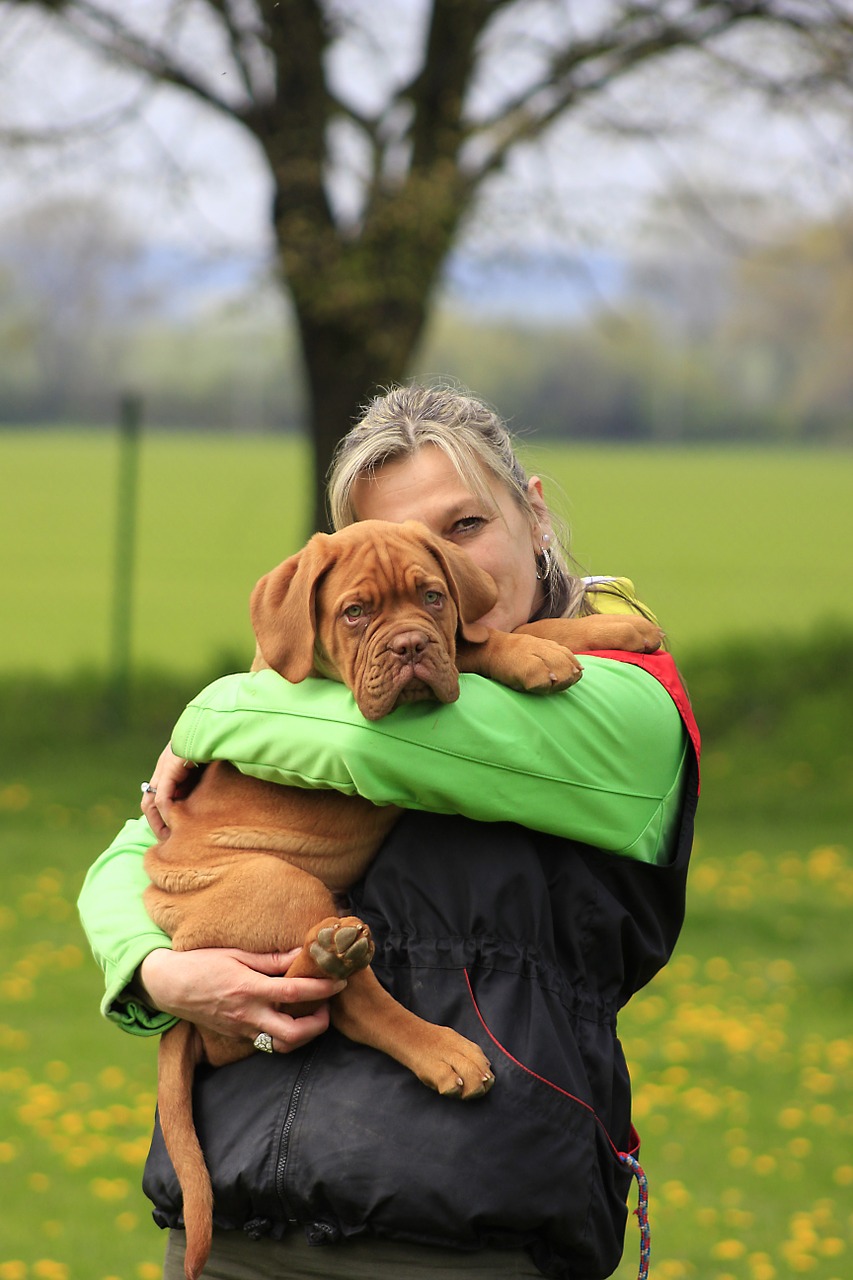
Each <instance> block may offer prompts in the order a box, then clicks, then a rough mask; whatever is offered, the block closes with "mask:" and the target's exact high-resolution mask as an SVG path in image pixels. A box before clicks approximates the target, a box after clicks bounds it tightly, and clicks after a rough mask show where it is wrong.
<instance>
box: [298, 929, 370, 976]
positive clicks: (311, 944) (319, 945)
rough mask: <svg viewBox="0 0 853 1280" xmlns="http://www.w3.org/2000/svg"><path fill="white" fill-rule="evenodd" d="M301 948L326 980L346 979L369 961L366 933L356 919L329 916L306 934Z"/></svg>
mask: <svg viewBox="0 0 853 1280" xmlns="http://www.w3.org/2000/svg"><path fill="white" fill-rule="evenodd" d="M305 946H306V948H307V950H308V953H309V954H310V956H311V958H312V960H313V961H314V963H315V964H316V965H318V966H319V968H320V969H322V971H323V973H324V974H325V975H326V976H327V977H329V978H349V977H350V976H351V974H353V973H357V972H358V971H359V969H366V968H367V966H368V965H369V964H370V962H371V960H372V959H373V952H374V946H373V939H372V938H371V936H370V930H369V929H368V927H367V925H366V924H364V922H363V921H361V920H359V919H358V918H357V917H356V916H345V917H344V919H342V920H338V919H337V918H336V917H334V916H330V917H329V918H328V919H327V920H323V921H321V922H320V924H318V925H315V927H314V928H313V929H312V930H311V932H310V933H309V934H308V937H307V938H306V940H305Z"/></svg>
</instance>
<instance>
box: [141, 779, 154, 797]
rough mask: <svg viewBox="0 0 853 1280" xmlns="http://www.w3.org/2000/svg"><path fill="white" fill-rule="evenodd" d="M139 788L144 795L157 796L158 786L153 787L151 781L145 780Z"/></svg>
mask: <svg viewBox="0 0 853 1280" xmlns="http://www.w3.org/2000/svg"><path fill="white" fill-rule="evenodd" d="M139 790H140V791H141V792H142V794H143V795H144V796H156V794H157V788H156V787H153V786H152V785H151V783H150V782H143V783H142V785H141V786H140V788H139Z"/></svg>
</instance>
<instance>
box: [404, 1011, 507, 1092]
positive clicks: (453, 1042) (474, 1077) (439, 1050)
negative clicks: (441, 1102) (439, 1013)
mask: <svg viewBox="0 0 853 1280" xmlns="http://www.w3.org/2000/svg"><path fill="white" fill-rule="evenodd" d="M415 1074H416V1075H417V1077H418V1079H419V1080H420V1081H421V1083H422V1084H425V1085H427V1086H428V1087H429V1088H430V1089H435V1091H436V1092H437V1093H440V1094H441V1096H442V1097H443V1098H460V1099H461V1100H462V1101H463V1102H469V1101H471V1100H472V1099H473V1098H483V1097H485V1095H486V1094H487V1093H488V1092H489V1090H490V1089H491V1087H492V1085H493V1084H494V1083H495V1077H494V1073H493V1072H492V1067H491V1063H490V1062H489V1060H488V1058H487V1057H486V1055H485V1054H484V1053H483V1051H482V1049H481V1048H480V1046H479V1045H478V1044H474V1043H473V1041H471V1040H466V1039H465V1037H464V1036H460V1035H459V1033H458V1032H456V1031H453V1030H452V1029H451V1028H450V1027H435V1026H431V1027H430V1035H429V1037H428V1039H427V1041H426V1043H424V1044H423V1045H422V1046H421V1052H420V1054H419V1061H418V1064H417V1066H416V1067H415Z"/></svg>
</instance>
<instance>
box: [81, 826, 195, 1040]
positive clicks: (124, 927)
mask: <svg viewBox="0 0 853 1280" xmlns="http://www.w3.org/2000/svg"><path fill="white" fill-rule="evenodd" d="M154 839H155V837H154V834H153V832H152V830H151V828H150V827H149V825H148V823H147V821H146V820H145V818H137V819H135V820H132V821H130V822H126V823H125V825H124V827H123V828H122V830H121V831H120V832H119V834H118V835H117V836H116V838H115V840H114V841H113V843H112V844H111V845H110V847H109V848H108V849H107V850H105V852H104V853H102V854H101V856H100V857H99V858H98V860H97V862H95V863H94V864H93V865H92V867H90V869H89V872H88V874H87V876H86V879H85V880H84V882H83V888H82V889H81V891H80V897H79V900H78V904H77V905H78V908H79V911H80V918H81V920H82V922H83V928H84V930H85V933H86V936H87V938H88V939H89V945H90V947H91V948H92V954H93V955H94V957H95V959H96V960H97V962H98V964H99V965H100V966H101V968H102V969H103V970H104V975H105V978H106V991H105V993H104V998H103V1000H102V1001H101V1012H102V1013H103V1014H104V1016H105V1017H107V1018H110V1019H111V1020H112V1021H113V1022H117V1023H118V1024H119V1026H120V1027H122V1028H123V1030H125V1031H130V1032H131V1033H132V1034H134V1035H156V1034H158V1033H159V1032H161V1031H165V1030H166V1028H167V1027H170V1026H171V1025H172V1024H173V1023H174V1022H175V1021H176V1019H175V1018H173V1017H171V1016H170V1015H169V1014H166V1013H160V1012H159V1011H157V1010H154V1009H149V1008H148V1006H147V1005H145V1004H144V1003H143V1002H142V1001H141V1000H140V999H139V998H138V996H135V995H134V994H133V991H132V988H130V983H131V981H132V979H133V975H134V973H135V972H136V970H137V968H138V967H139V965H140V964H141V963H142V961H143V960H144V959H145V957H146V956H147V955H148V954H149V953H150V952H151V951H156V949H157V948H158V947H170V946H171V945H172V944H171V942H170V940H169V937H168V935H167V934H165V933H163V932H162V931H161V930H160V929H158V928H157V926H156V925H155V924H154V922H153V921H152V919H151V917H150V916H149V915H148V912H147V911H146V910H145V905H144V903H143V901H142V894H143V891H144V890H145V887H146V885H147V884H148V876H147V875H146V874H145V868H144V866H143V864H142V860H143V858H144V857H145V851H146V849H148V847H149V846H150V845H152V844H153V843H154Z"/></svg>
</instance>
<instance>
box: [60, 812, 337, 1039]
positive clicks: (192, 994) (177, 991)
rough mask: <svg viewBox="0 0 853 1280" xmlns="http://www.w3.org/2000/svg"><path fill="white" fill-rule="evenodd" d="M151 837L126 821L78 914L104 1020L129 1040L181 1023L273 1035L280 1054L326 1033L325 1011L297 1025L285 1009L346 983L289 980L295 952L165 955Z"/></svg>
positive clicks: (95, 870)
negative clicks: (97, 976)
mask: <svg viewBox="0 0 853 1280" xmlns="http://www.w3.org/2000/svg"><path fill="white" fill-rule="evenodd" d="M154 840H155V837H154V835H153V833H152V831H151V828H150V827H149V825H148V823H147V822H146V821H145V819H144V818H137V819H136V820H135V821H132V822H128V823H126V824H125V826H124V827H123V828H122V830H121V831H120V832H119V834H118V836H117V837H116V839H115V840H114V841H113V843H112V844H111V845H110V847H109V848H108V849H107V850H106V851H105V852H104V853H102V854H101V856H100V857H99V858H98V860H97V861H96V862H95V863H94V864H93V866H92V867H91V868H90V870H89V873H88V875H87V876H86V879H85V881H84V883H83V888H82V889H81V891H80V897H79V900H78V907H79V910H80V918H81V920H82V922H83V928H84V930H85V932H86V935H87V937H88V939H89V944H90V946H91V948H92V953H93V954H94V956H95V959H96V960H97V961H98V963H99V964H100V965H101V968H102V969H103V970H104V974H105V977H106V990H105V993H104V997H103V1000H102V1001H101V1012H102V1013H103V1014H104V1015H105V1016H106V1017H107V1018H110V1019H111V1020H112V1021H114V1022H116V1023H118V1025H119V1026H120V1027H121V1028H122V1029H123V1030H124V1031H129V1032H130V1033H131V1034H132V1035H142V1036H144V1035H157V1034H159V1033H160V1032H162V1031H165V1030H167V1028H168V1027H170V1026H171V1025H172V1024H173V1023H174V1022H175V1021H176V1019H177V1018H187V1019H188V1020H189V1021H191V1022H195V1023H196V1024H197V1025H199V1026H203V1027H206V1028H208V1029H209V1030H211V1031H217V1032H219V1033H220V1034H222V1035H232V1036H238V1037H249V1038H254V1036H255V1035H257V1033H258V1032H259V1031H266V1032H267V1033H268V1034H269V1035H271V1036H272V1038H273V1042H274V1045H275V1048H276V1049H277V1050H278V1051H279V1052H288V1051H289V1050H291V1049H296V1048H299V1046H300V1045H303V1044H306V1043H307V1042H308V1041H309V1040H311V1039H313V1038H314V1036H316V1035H319V1034H320V1033H321V1032H322V1031H325V1029H326V1027H327V1026H328V1021H329V1015H328V1008H327V1006H326V1005H325V1004H324V1005H321V1007H320V1008H319V1009H318V1010H317V1011H316V1012H315V1013H312V1014H307V1015H305V1016H304V1017H301V1018H292V1017H290V1015H288V1014H285V1013H281V1012H280V1011H279V1009H278V1006H279V1005H281V1004H299V1003H301V1002H305V1001H315V1000H323V1001H326V1000H328V999H329V998H330V997H331V996H333V995H335V994H336V992H338V991H340V990H341V988H342V987H343V985H344V984H343V983H340V982H333V981H330V980H328V979H313V978H288V977H287V970H288V968H289V966H290V964H291V963H292V961H293V959H294V955H295V954H296V953H288V954H284V955H254V954H251V953H249V952H245V951H239V950H237V949H234V948H226V947H222V948H215V949H206V950H201V951H185V952H178V951H172V950H171V942H170V940H169V937H168V935H167V934H165V933H163V932H162V930H160V929H158V928H157V926H156V925H155V924H154V923H153V921H152V920H151V918H150V916H149V915H148V912H147V911H146V909H145V905H144V903H143V900H142V894H143V892H144V890H145V888H146V886H147V885H148V883H149V881H148V876H147V875H146V873H145V867H144V865H143V859H144V857H145V852H146V850H147V849H148V848H149V847H150V846H151V845H152V844H153V843H154Z"/></svg>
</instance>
